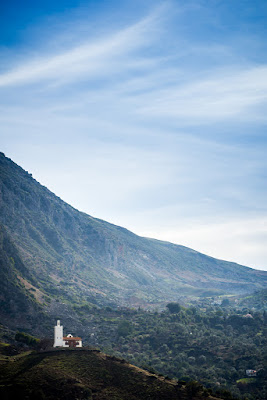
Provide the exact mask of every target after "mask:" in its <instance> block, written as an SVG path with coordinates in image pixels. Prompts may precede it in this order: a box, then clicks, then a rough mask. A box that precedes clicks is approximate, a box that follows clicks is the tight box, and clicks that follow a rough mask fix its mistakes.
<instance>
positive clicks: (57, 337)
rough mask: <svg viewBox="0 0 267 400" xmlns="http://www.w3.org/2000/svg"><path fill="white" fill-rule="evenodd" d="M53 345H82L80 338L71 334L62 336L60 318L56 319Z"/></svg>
mask: <svg viewBox="0 0 267 400" xmlns="http://www.w3.org/2000/svg"><path fill="white" fill-rule="evenodd" d="M54 347H82V339H81V338H80V337H73V336H72V335H71V334H68V335H67V336H63V326H62V325H60V320H57V324H56V326H55V328H54Z"/></svg>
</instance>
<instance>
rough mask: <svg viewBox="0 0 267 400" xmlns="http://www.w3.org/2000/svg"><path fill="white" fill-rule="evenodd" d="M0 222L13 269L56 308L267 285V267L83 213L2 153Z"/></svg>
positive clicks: (139, 301)
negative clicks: (135, 231)
mask: <svg viewBox="0 0 267 400" xmlns="http://www.w3.org/2000/svg"><path fill="white" fill-rule="evenodd" d="M0 224H1V225H2V226H3V229H4V231H5V235H6V237H8V238H9V239H8V240H9V242H10V243H11V244H12V246H13V248H14V249H15V251H16V253H17V255H18V258H17V259H16V260H17V261H15V263H14V268H15V270H16V271H17V270H18V269H20V268H21V271H20V276H21V278H22V279H20V281H19V284H20V285H21V286H22V287H23V288H24V289H23V290H24V291H26V292H27V293H28V294H29V293H30V292H31V293H30V294H32V295H33V299H34V300H35V301H36V302H37V303H38V304H41V305H42V307H48V308H49V307H51V304H54V302H55V299H57V301H59V302H64V301H69V302H74V303H75V301H79V302H80V303H81V302H89V303H91V304H106V305H107V304H111V305H114V304H122V305H130V306H132V305H134V306H135V305H140V304H141V305H149V304H150V305H151V304H159V303H161V302H166V301H171V300H177V298H178V297H179V296H181V295H191V294H203V293H214V292H216V291H221V292H240V291H241V292H242V291H243V292H245V291H252V290H254V289H257V288H262V287H264V286H266V275H267V274H266V273H265V272H263V271H255V270H253V269H251V268H247V267H244V266H240V265H237V264H234V263H229V262H225V261H221V260H216V259H214V258H212V257H208V256H206V255H203V254H200V253H198V252H196V251H194V250H191V249H189V248H185V247H183V246H178V245H174V244H171V243H167V242H161V241H158V240H153V239H147V238H142V237H139V236H137V235H134V234H133V233H131V232H129V231H128V230H126V229H124V228H121V227H118V226H115V225H112V224H109V223H107V222H105V221H102V220H99V219H96V218H93V217H91V216H89V215H86V214H84V213H81V212H79V211H77V210H76V209H74V208H73V207H71V206H70V205H68V204H66V203H65V202H63V201H62V200H61V199H60V198H58V197H57V196H55V195H54V194H53V193H51V192H50V191H49V190H48V189H47V188H45V187H44V186H42V185H40V184H39V183H38V182H36V181H35V180H34V179H33V178H32V176H31V175H30V174H29V173H28V172H26V171H24V170H23V169H22V168H21V167H19V166H18V165H16V164H15V163H14V162H13V161H11V160H10V159H8V158H6V157H5V156H4V155H3V153H1V154H0ZM2 250H3V254H6V255H4V256H3V257H2V268H3V269H4V268H7V269H9V270H10V267H7V265H9V264H8V263H10V257H11V255H10V252H9V253H8V255H7V252H6V244H2ZM11 253H12V251H11ZM6 257H7V258H8V260H9V261H6ZM19 260H20V261H19ZM22 265H23V266H24V267H23V268H22ZM14 274H15V275H18V273H17V272H14ZM10 279H11V278H10ZM14 279H15V278H14ZM16 279H18V278H16ZM11 280H12V279H11ZM29 285H32V286H33V287H31V286H29ZM30 289H31V290H30ZM31 298H32V296H31Z"/></svg>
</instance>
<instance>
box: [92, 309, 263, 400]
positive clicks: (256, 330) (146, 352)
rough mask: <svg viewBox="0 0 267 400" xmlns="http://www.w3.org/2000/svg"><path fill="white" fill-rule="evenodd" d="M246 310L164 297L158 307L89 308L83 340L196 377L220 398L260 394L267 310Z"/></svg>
mask: <svg viewBox="0 0 267 400" xmlns="http://www.w3.org/2000/svg"><path fill="white" fill-rule="evenodd" d="M248 311H249V310H243V311H238V312H237V311H235V310H233V309H228V308H227V309H225V308H222V307H217V308H215V307H214V308H210V309H209V310H206V311H205V312H202V311H200V309H198V308H197V307H189V308H184V307H181V306H180V305H179V304H177V303H169V304H168V305H167V309H166V311H163V312H149V311H143V310H141V309H139V310H132V309H123V310H112V309H111V308H110V307H108V308H106V309H102V310H99V309H98V310H97V309H94V310H91V311H90V312H89V313H86V314H85V315H84V319H85V320H87V323H89V325H91V326H93V327H94V336H93V337H92V336H91V337H90V338H89V337H88V343H89V344H92V345H97V346H98V347H99V348H101V350H104V351H105V352H107V353H110V354H114V355H115V356H117V357H121V358H125V359H127V360H128V361H129V362H131V363H132V364H135V365H138V366H140V367H143V368H146V369H148V370H150V371H154V372H158V373H161V374H163V375H165V376H168V377H171V378H177V379H178V380H180V381H185V382H189V381H192V380H195V381H198V382H200V383H202V384H203V385H204V386H205V387H207V388H210V389H212V390H213V391H215V393H216V392H217V394H219V395H220V396H221V397H224V398H231V396H234V397H235V398H244V399H245V398H247V399H251V400H252V399H255V398H257V399H265V398H266V387H264V376H265V373H266V372H265V370H264V352H266V337H267V335H266V333H267V332H266V322H267V315H266V312H260V311H254V312H253V311H250V312H249V314H250V316H247V314H248ZM89 320H90V321H89ZM247 369H255V370H257V371H258V374H257V377H256V379H252V380H251V379H245V380H244V378H246V370H247ZM265 378H266V377H265ZM230 392H231V394H230Z"/></svg>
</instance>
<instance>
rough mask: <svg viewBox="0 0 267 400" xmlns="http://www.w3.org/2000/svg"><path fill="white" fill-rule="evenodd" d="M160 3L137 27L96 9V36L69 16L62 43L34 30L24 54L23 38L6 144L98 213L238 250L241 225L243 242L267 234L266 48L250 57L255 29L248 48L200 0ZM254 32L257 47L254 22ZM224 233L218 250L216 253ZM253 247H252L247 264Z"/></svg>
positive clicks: (12, 62)
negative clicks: (108, 19) (104, 18)
mask: <svg viewBox="0 0 267 400" xmlns="http://www.w3.org/2000/svg"><path fill="white" fill-rule="evenodd" d="M140 3H141V2H140ZM156 3H157V4H160V6H159V7H158V8H155V9H154V10H152V11H151V13H149V14H148V15H146V14H145V13H143V17H140V18H134V17H132V15H131V17H129V18H128V19H127V21H129V20H131V24H129V23H126V22H125V23H124V22H122V21H116V20H114V21H112V24H111V26H110V27H108V28H107V27H105V29H99V30H98V29H97V22H98V21H97V20H96V21H94V27H95V29H96V32H95V33H93V30H92V29H91V30H88V31H86V30H83V29H81V27H80V24H81V21H80V19H79V18H78V19H76V20H75V19H72V20H71V24H70V25H68V27H70V26H71V29H69V28H68V34H67V35H65V34H64V32H65V31H64V29H63V25H64V24H61V25H60V27H61V30H60V29H59V30H56V29H55V31H57V33H53V35H52V36H53V38H52V39H53V41H54V42H55V43H58V45H55V46H52V45H51V47H49V45H47V46H43V47H42V46H39V47H38V46H37V45H36V42H37V40H36V42H34V43H35V44H34V46H33V47H32V48H29V47H27V51H25V55H23V51H21V53H20V56H19V58H17V56H16V50H17V49H16V48H15V47H14V48H13V49H10V50H9V51H8V52H6V55H7V57H6V60H5V63H4V64H5V65H4V66H2V69H1V73H0V96H1V97H0V123H1V129H2V131H1V139H2V142H3V145H4V148H3V150H4V151H6V153H7V155H8V156H11V157H13V158H14V160H15V161H16V162H18V163H20V164H21V165H22V166H23V167H25V168H26V169H27V170H31V171H32V172H33V173H34V176H35V177H36V178H37V179H38V180H39V181H41V182H42V183H44V184H46V185H47V186H48V187H49V188H51V189H52V190H54V191H55V192H56V193H57V194H59V195H60V196H61V197H62V198H63V199H64V200H66V201H68V202H70V203H71V204H73V205H74V206H76V207H78V208H80V209H81V210H83V211H86V212H88V213H89V214H93V215H96V216H98V217H100V218H106V219H108V220H110V221H113V222H117V223H119V224H121V225H126V226H127V227H128V228H130V229H131V228H132V229H134V230H136V232H139V233H141V234H145V232H147V234H150V235H152V236H155V237H158V238H163V239H164V238H165V239H168V240H171V241H174V242H180V243H181V244H186V245H188V246H189V247H190V245H191V247H195V248H196V249H199V250H201V249H202V251H206V252H207V253H209V254H213V255H215V256H220V257H224V258H227V254H229V257H228V258H231V257H232V255H233V257H235V256H234V253H233V251H232V250H231V251H230V250H229V248H228V250H229V251H228V250H227V248H226V246H223V244H222V243H223V241H225V240H226V238H227V230H228V229H229V230H231V229H232V228H234V226H235V224H239V226H240V227H242V229H241V231H238V230H237V229H235V238H234V237H233V238H232V242H233V243H237V248H238V249H239V251H240V252H241V249H242V240H244V243H245V246H247V243H248V241H249V239H248V237H246V239H244V235H243V234H242V232H247V233H248V235H249V228H251V241H252V242H253V243H254V238H255V237H256V235H259V236H260V237H261V238H265V231H262V230H259V231H257V223H258V222H259V221H260V220H261V218H262V221H266V218H265V215H266V204H267V202H266V195H267V190H266V184H264V182H265V175H266V174H265V171H266V168H267V166H266V156H265V153H266V151H265V150H266V148H265V147H264V146H265V145H266V143H264V134H263V133H262V132H264V127H265V125H266V116H267V114H266V105H267V104H266V103H267V61H266V59H265V58H264V57H263V55H262V54H263V53H261V52H258V54H257V59H256V57H255V58H254V59H253V57H249V56H248V57H246V53H244V54H242V57H241V56H240V54H241V53H242V51H243V50H242V49H241V47H242V46H243V43H244V41H246V40H245V39H246V38H242V40H243V42H242V46H241V44H240V40H239V37H240V32H238V36H235V35H234V33H233V32H232V30H230V29H228V30H227V32H226V33H227V34H226V36H227V39H225V40H224V37H223V35H222V34H221V32H222V30H223V29H225V27H224V24H220V21H219V20H220V14H219V15H216V23H214V21H213V15H210V9H208V11H207V9H206V7H205V6H203V3H202V2H201V4H202V5H201V6H199V4H200V3H198V2H197V1H196V2H192V3H190V5H189V6H184V7H183V8H182V7H181V8H179V7H180V6H179V5H177V3H176V2H168V4H167V5H165V3H166V2H163V3H161V2H156ZM151 4H154V2H151ZM192 13H193V14H192ZM199 13H201V18H199V20H197V21H196V14H197V15H198V14H199ZM207 15H208V16H207ZM237 15H239V14H238V13H237ZM90 18H91V17H90V15H89V14H88V15H86V18H85V17H83V23H84V21H85V19H86V23H90ZM92 18H93V17H92ZM87 20H88V21H89V22H88V21H87ZM192 21H194V24H192ZM99 23H100V24H101V21H100V20H99ZM196 25H197V27H196ZM218 26H219V28H218V29H219V31H220V32H219V33H218V32H217V31H216V29H217V27H218ZM75 29H76V31H75ZM48 31H49V29H48ZM213 31H216V32H217V35H218V37H217V38H216V37H215V38H214V39H210V37H211V32H213ZM53 32H54V31H53ZM82 32H85V34H84V35H83V36H82ZM39 34H40V33H39ZM199 34H200V35H199ZM201 34H202V37H201ZM246 35H247V33H246V32H244V36H246ZM81 36H82V38H81ZM44 37H45V31H44V30H43V31H42V43H43V42H44V39H43V38H44ZM207 37H208V40H207ZM52 39H51V32H50V38H49V41H50V42H51V40H52ZM247 39H248V40H247V41H246V43H251V44H250V45H251V46H252V47H253V49H254V48H256V47H255V46H254V43H255V34H254V32H253V38H252V39H251V41H250V40H249V39H250V37H248V38H247ZM50 42H49V43H50ZM243 47H244V46H243ZM243 47H242V48H243ZM259 48H260V49H262V48H263V45H261V46H260V47H259ZM20 50H21V49H20ZM241 50H242V51H241ZM253 51H255V50H253ZM255 136H257V137H258V138H260V139H258V141H255ZM48 155H49V163H48V161H47V160H48ZM70 160H73V165H72V164H70ZM74 170H75V172H73V171H74ZM77 176H79V179H77ZM107 199H108V201H107ZM218 215H219V216H220V218H225V221H226V226H225V227H224V223H223V221H222V220H221V219H218ZM229 215H230V217H229ZM231 218H232V219H233V225H231ZM212 219H214V220H215V221H217V222H218V226H217V228H216V226H215V225H216V224H217V222H216V224H215V225H214V226H213V224H212V222H211V220H212ZM248 219H249V221H250V222H249V221H248ZM193 220H195V221H196V222H195V226H194V227H193V228H192V226H191V225H192V223H193V222H192V221H193ZM157 221H158V223H157ZM242 221H244V222H243V223H242ZM198 224H199V226H200V227H199V229H198V227H197V225H198ZM148 226H151V229H150V230H149V229H147V227H148ZM246 227H248V229H247V228H246ZM183 232H184V236H183V235H182V234H183ZM190 237H191V239H192V241H191V244H190ZM238 238H239V239H238ZM213 239H214V240H213ZM216 240H217V242H218V243H221V245H218V246H219V247H220V248H221V251H218V252H217V250H216V252H213V251H212V249H213V248H215V241H216ZM205 241H206V246H205V243H204V242H205ZM209 242H210V246H209V245H208V243H209ZM259 243H262V239H259ZM219 247H218V249H219ZM224 251H225V256H224V255H223V254H222V253H223V252H224ZM257 251H258V250H257ZM253 252H254V253H253ZM253 254H254V256H255V257H256V247H255V246H254V247H253V248H252V247H251V254H250V255H249V254H247V259H248V260H249V262H246V261H245V259H244V260H243V259H242V258H240V262H243V263H244V264H246V263H247V264H248V263H250V260H252V257H253ZM261 254H262V258H261V259H262V260H263V261H262V264H263V263H264V262H265V261H264V260H265V258H264V257H265V250H264V251H262V252H261ZM255 259H256V258H255ZM235 260H236V261H238V259H237V258H235ZM255 265H256V264H255ZM257 265H259V264H257Z"/></svg>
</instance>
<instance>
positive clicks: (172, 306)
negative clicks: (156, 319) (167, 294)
mask: <svg viewBox="0 0 267 400" xmlns="http://www.w3.org/2000/svg"><path fill="white" fill-rule="evenodd" d="M166 307H167V308H168V310H169V311H170V313H172V314H178V313H179V312H180V311H181V306H180V304H179V303H168V304H167V305H166Z"/></svg>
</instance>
